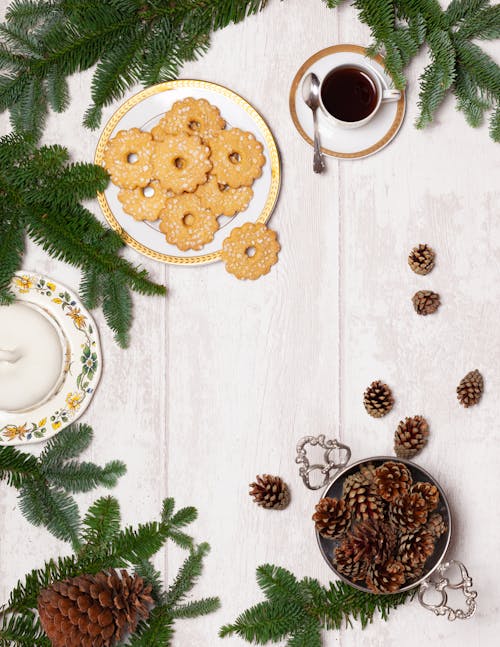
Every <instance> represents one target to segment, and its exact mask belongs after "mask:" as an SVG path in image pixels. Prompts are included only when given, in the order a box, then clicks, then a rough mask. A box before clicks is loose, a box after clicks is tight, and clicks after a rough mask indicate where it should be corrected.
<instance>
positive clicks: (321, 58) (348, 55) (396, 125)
mask: <svg viewBox="0 0 500 647" xmlns="http://www.w3.org/2000/svg"><path fill="white" fill-rule="evenodd" d="M367 61H368V62H369V63H370V65H372V66H373V67H374V68H375V70H377V72H379V74H380V75H381V76H382V77H383V78H385V80H386V82H387V85H388V86H391V85H392V79H391V78H390V76H389V75H388V74H387V72H386V71H385V68H384V59H383V58H382V57H381V56H377V57H375V58H371V57H367V53H366V49H365V48H364V47H361V46H360V45H349V44H341V45H333V46H331V47H327V48H326V49H322V50H321V51H319V52H316V54H314V55H313V56H311V57H310V58H308V59H307V61H305V63H304V64H303V65H301V67H300V69H299V70H298V72H297V74H296V75H295V77H294V79H293V81H292V85H291V88H290V99H289V102H290V114H291V116H292V120H293V123H294V124H295V127H296V128H297V130H298V131H299V133H300V135H301V136H302V138H303V139H305V141H306V142H307V143H308V144H310V145H311V146H312V145H313V120H312V113H311V110H310V109H309V108H308V107H307V106H306V104H305V103H304V100H303V98H302V81H303V79H304V77H305V76H306V74H308V73H309V72H314V73H315V74H316V75H317V76H318V78H319V79H320V81H321V80H322V79H323V78H324V77H325V76H326V74H327V73H328V72H329V71H330V70H331V69H332V68H333V67H335V66H337V65H343V64H346V63H347V64H349V63H350V64H353V63H354V64H355V63H356V62H360V63H361V62H364V63H366V62H367ZM405 106H406V100H405V93H404V92H402V93H401V98H400V99H399V101H394V102H392V103H387V104H384V105H382V106H381V108H380V110H379V111H378V112H377V114H376V115H375V116H374V117H373V119H371V121H369V122H368V123H367V124H365V125H364V126H361V127H360V128H353V129H349V130H346V129H343V128H341V127H339V126H335V125H334V124H332V123H331V121H330V120H328V119H327V117H326V116H325V115H324V114H323V113H322V112H321V110H318V121H319V127H320V134H321V144H322V150H323V153H325V154H326V155H330V156H332V157H337V158H340V159H361V158H363V157H368V156H369V155H373V154H374V153H376V152H378V151H379V150H381V149H382V148H384V147H385V146H387V144H389V143H390V142H391V141H392V140H393V139H394V137H395V136H396V135H397V133H398V131H399V129H400V127H401V124H402V123H403V119H404V114H405Z"/></svg>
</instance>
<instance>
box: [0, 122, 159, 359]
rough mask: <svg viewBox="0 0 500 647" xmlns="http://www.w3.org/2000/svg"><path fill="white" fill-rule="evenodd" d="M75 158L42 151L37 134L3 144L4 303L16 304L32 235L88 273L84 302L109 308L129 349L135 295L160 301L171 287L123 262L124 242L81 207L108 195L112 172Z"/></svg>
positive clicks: (0, 291)
mask: <svg viewBox="0 0 500 647" xmlns="http://www.w3.org/2000/svg"><path fill="white" fill-rule="evenodd" d="M68 157H69V155H68V151H67V150H66V149H65V148H63V147H62V146H42V147H40V148H37V147H36V145H35V143H34V140H33V138H32V137H31V136H27V135H19V134H12V135H7V136H4V137H2V138H0V197H1V203H0V303H4V304H5V303H10V302H11V301H12V300H13V298H14V295H13V294H12V293H11V292H10V291H9V285H10V281H11V279H12V276H13V274H14V272H15V271H17V270H18V269H20V267H21V263H22V258H23V253H24V246H25V236H26V234H27V235H28V236H29V237H30V238H31V239H32V240H34V241H35V242H36V243H38V244H39V245H41V246H42V247H43V249H44V250H45V251H47V252H48V253H49V254H50V255H51V256H53V257H54V258H57V259H60V260H63V261H65V262H67V263H70V264H71V265H74V266H76V267H78V268H80V269H81V270H82V281H81V286H80V293H81V297H82V300H83V302H84V303H85V305H86V306H87V307H89V308H91V309H92V308H96V307H98V306H100V305H102V308H103V311H104V315H105V318H106V321H107V323H108V325H109V327H110V328H111V329H112V330H113V332H114V333H115V338H116V340H117V341H118V343H119V344H120V345H121V346H126V345H127V344H128V335H129V329H130V325H131V319H132V303H131V298H130V290H135V291H137V292H139V293H141V294H148V295H157V294H164V293H165V288H164V287H162V286H160V285H156V284H155V283H152V282H151V281H150V280H149V277H148V274H147V272H146V270H144V269H139V268H137V267H135V266H134V265H132V263H130V262H128V261H127V260H125V259H124V258H122V257H120V256H119V255H118V252H119V251H120V250H121V249H122V247H123V245H124V243H123V241H122V240H121V238H120V236H119V235H118V234H117V233H116V232H114V231H112V230H111V229H109V228H107V227H105V226H104V225H103V224H101V223H100V222H99V220H97V218H96V217H95V216H94V215H93V214H92V213H91V212H90V211H88V209H86V208H85V207H84V206H83V205H82V204H81V201H82V200H86V199H90V198H94V197H95V195H96V193H97V191H102V190H104V188H105V187H106V185H107V183H108V176H107V173H106V172H105V171H104V169H102V168H100V167H99V166H95V165H93V164H81V163H76V164H72V163H70V162H69V161H68Z"/></svg>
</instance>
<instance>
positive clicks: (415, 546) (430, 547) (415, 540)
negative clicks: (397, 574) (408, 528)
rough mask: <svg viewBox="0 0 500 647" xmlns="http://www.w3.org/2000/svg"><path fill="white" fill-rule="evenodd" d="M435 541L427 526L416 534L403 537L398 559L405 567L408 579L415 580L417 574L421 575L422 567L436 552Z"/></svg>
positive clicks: (400, 541)
mask: <svg viewBox="0 0 500 647" xmlns="http://www.w3.org/2000/svg"><path fill="white" fill-rule="evenodd" d="M435 541H436V539H435V537H434V535H433V534H432V533H431V532H429V530H428V529H427V528H426V527H425V526H422V527H421V528H418V530H416V531H415V532H410V533H404V534H402V535H401V537H400V539H399V547H398V559H399V561H400V562H401V563H402V564H403V565H404V567H405V571H406V573H407V578H409V577H411V579H415V577H414V576H415V573H417V574H419V573H420V566H421V565H422V564H424V563H425V562H426V561H427V559H428V558H429V557H430V556H431V555H432V553H433V552H434V543H435Z"/></svg>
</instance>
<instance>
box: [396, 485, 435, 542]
mask: <svg viewBox="0 0 500 647" xmlns="http://www.w3.org/2000/svg"><path fill="white" fill-rule="evenodd" d="M427 517H428V510H427V503H426V502H425V500H424V498H423V497H422V495H421V494H418V492H414V493H413V494H404V495H403V496H402V497H400V498H399V499H397V500H396V501H394V502H393V503H392V504H391V507H390V510H389V519H390V521H391V523H393V524H394V525H395V526H396V527H397V528H399V529H401V531H403V532H404V531H406V532H412V531H414V530H416V529H417V528H419V527H420V526H423V525H424V524H425V523H427Z"/></svg>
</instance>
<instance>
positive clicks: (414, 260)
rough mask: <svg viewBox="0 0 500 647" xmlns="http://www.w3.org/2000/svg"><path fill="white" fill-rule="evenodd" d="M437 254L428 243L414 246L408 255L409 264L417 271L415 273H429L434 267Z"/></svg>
mask: <svg viewBox="0 0 500 647" xmlns="http://www.w3.org/2000/svg"><path fill="white" fill-rule="evenodd" d="M435 258H436V254H435V253H434V250H433V249H432V248H431V247H429V245H426V244H420V245H418V247H414V248H413V249H412V250H411V252H410V255H409V256H408V265H409V266H410V267H411V269H412V270H413V271H414V272H415V274H421V275H422V276H424V275H425V274H429V272H430V271H431V270H432V269H433V268H434V260H435Z"/></svg>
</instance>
